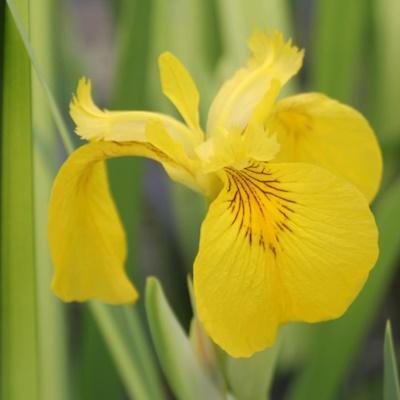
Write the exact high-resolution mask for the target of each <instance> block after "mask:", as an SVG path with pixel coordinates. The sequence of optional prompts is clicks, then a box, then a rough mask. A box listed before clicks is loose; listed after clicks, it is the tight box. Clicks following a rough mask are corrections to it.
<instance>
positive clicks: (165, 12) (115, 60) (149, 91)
mask: <svg viewBox="0 0 400 400" xmlns="http://www.w3.org/2000/svg"><path fill="white" fill-rule="evenodd" d="M8 5H9V6H10V7H11V10H12V11H13V13H11V12H10V10H9V9H8V8H7V4H6V3H5V2H3V3H2V5H1V6H0V7H1V8H0V18H1V41H2V56H1V57H2V58H1V61H2V62H1V77H2V80H1V82H2V86H1V88H2V98H1V101H2V103H1V110H2V112H1V126H2V134H1V135H2V136H1V137H2V141H1V162H2V164H1V165H2V169H1V185H2V186H1V187H2V197H1V214H0V215H1V221H2V233H1V297H0V299H1V359H2V364H1V365H2V371H1V379H2V382H1V386H2V389H1V390H2V395H3V396H4V397H2V398H4V400H6V399H7V400H8V399H11V400H14V399H33V400H36V399H40V400H42V399H43V400H58V399H60V400H70V399H74V400H75V399H78V400H79V399H81V400H86V399H126V398H135V399H139V400H141V399H158V398H174V396H173V394H172V391H171V389H170V388H169V385H170V379H169V377H168V373H167V374H166V373H165V367H164V369H161V368H160V367H159V363H158V362H157V361H156V360H157V357H156V356H155V353H154V348H153V345H152V340H151V337H150V334H149V328H148V324H147V320H146V315H145V309H144V288H145V279H146V277H147V276H149V275H155V276H157V277H158V278H159V279H160V281H161V283H162V287H163V289H164V292H165V294H166V297H167V298H168V300H169V302H170V304H171V307H172V309H173V310H174V312H175V314H176V316H177V318H178V320H179V321H180V322H181V324H182V326H183V327H184V328H185V329H186V330H188V329H189V324H190V320H191V317H192V311H191V306H190V300H189V293H188V289H187V274H188V273H189V272H190V271H191V268H192V262H193V259H194V256H195V254H196V250H197V243H198V233H199V227H200V223H201V220H202V218H203V215H204V212H205V208H204V204H203V202H202V199H200V198H198V197H197V196H196V195H195V194H193V193H191V192H189V191H188V190H187V189H185V188H183V187H180V186H177V185H175V184H173V183H171V181H170V180H168V179H166V176H165V174H164V172H163V171H162V169H161V168H160V167H159V166H158V165H156V164H155V163H153V162H150V161H146V160H141V159H118V160H113V161H112V162H108V167H109V176H110V181H111V186H112V190H113V193H114V196H115V200H116V202H117V204H118V207H119V210H120V213H121V215H122V219H123V222H124V225H125V229H126V232H127V235H128V243H129V258H128V262H127V269H128V271H129V274H130V276H131V277H132V278H133V279H134V281H135V282H136V285H137V287H138V288H139V290H140V293H141V294H142V298H141V301H140V302H139V303H138V304H137V305H136V306H135V307H134V308H132V307H107V306H102V305H99V304H95V303H93V304H91V305H88V304H83V305H82V304H68V305H66V304H61V302H59V301H58V300H57V299H56V298H55V297H54V296H53V295H52V293H51V292H50V280H51V262H50V259H49V252H48V247H47V238H46V224H47V222H46V218H47V217H46V214H47V203H48V198H49V193H50V189H51V183H52V180H53V178H54V176H55V174H56V172H57V170H58V168H59V166H60V165H61V163H62V162H63V160H64V159H65V157H66V155H67V153H68V152H69V151H70V150H71V148H72V146H79V145H80V144H81V141H80V140H79V138H78V137H77V136H75V135H74V134H73V126H72V121H71V120H70V118H69V117H68V104H69V101H70V100H71V97H72V94H73V92H74V90H75V88H76V85H77V82H78V79H79V78H80V77H81V76H86V77H89V78H90V79H91V80H92V83H93V88H94V97H95V99H96V101H97V103H98V104H99V105H101V106H102V107H105V108H109V109H146V110H155V111H163V112H166V113H169V114H171V115H175V116H176V117H178V116H177V115H176V114H175V111H174V110H173V109H172V107H171V106H170V105H169V104H168V102H167V101H166V100H165V99H164V98H163V97H162V94H161V90H160V82H159V77H158V69H157V58H158V55H159V54H160V53H161V52H162V51H164V50H170V51H172V52H173V53H174V54H176V55H177V56H178V57H179V58H180V59H181V60H182V61H183V62H184V63H185V65H186V66H187V67H188V69H189V70H190V71H191V73H192V75H193V77H194V79H195V81H196V82H197V83H198V86H199V89H200V93H201V96H202V97H201V117H202V120H203V122H204V120H205V118H206V113H207V109H208V105H209V103H210V100H211V99H212V97H213V95H214V94H215V93H216V91H217V89H218V87H219V85H220V84H221V82H223V80H224V79H225V78H226V77H228V76H229V75H230V73H231V72H232V71H234V70H235V69H236V68H238V67H239V66H240V65H241V64H242V63H243V62H244V61H245V59H246V56H247V47H246V43H247V39H248V37H249V34H250V33H251V31H252V30H253V29H254V28H256V27H258V28H268V29H271V30H272V29H278V30H280V31H282V32H283V33H284V34H285V36H286V37H292V38H293V42H294V43H295V44H296V45H297V46H299V47H304V48H305V49H306V57H305V65H304V67H303V69H302V70H301V72H300V74H299V75H298V76H297V77H296V78H295V80H294V82H293V83H291V84H290V85H289V87H288V89H287V92H291V93H293V92H299V91H301V92H304V91H321V92H324V93H326V94H328V95H329V96H331V97H333V98H335V99H338V100H340V101H343V102H346V103H348V104H350V105H352V106H354V107H356V108H358V109H359V110H361V111H362V112H363V113H364V115H366V116H367V118H368V119H369V121H370V122H371V124H372V126H373V127H374V129H375V131H376V133H377V136H378V139H379V141H380V144H381V146H382V149H383V155H384V163H385V171H384V179H383V183H382V188H381V192H380V194H379V196H378V197H377V199H376V200H375V202H374V204H373V209H374V211H375V214H376V217H377V221H378V225H379V228H380V246H381V256H380V259H379V262H378V264H377V266H376V268H375V269H374V271H373V272H372V274H371V276H370V278H369V280H368V283H367V285H366V287H365V288H364V290H363V292H362V294H361V295H360V296H359V298H358V299H357V300H356V302H355V303H354V304H353V305H352V306H351V308H350V310H349V312H348V313H347V314H346V315H345V316H344V317H343V318H341V319H340V320H338V321H333V322H329V323H320V324H315V325H312V326H311V325H307V326H306V325H304V324H292V325H289V326H287V327H285V328H284V329H282V331H281V333H280V349H279V355H278V361H277V365H276V369H275V376H274V379H273V384H272V388H271V398H273V399H293V400H302V399H322V400H324V399H356V400H357V399H379V398H381V396H382V379H383V358H382V357H383V355H382V354H383V340H384V328H385V322H386V320H387V319H391V321H392V325H393V334H394V343H395V348H396V347H397V348H398V346H399V344H400V337H399V335H400V325H399V321H400V315H399V305H400V297H399V294H398V293H399V289H400V270H399V268H397V267H398V266H399V257H398V256H399V254H400V229H399V226H400V177H399V170H400V109H399V107H400V79H399V71H400V43H399V40H398V39H399V38H400V24H399V22H398V21H399V19H400V2H399V1H398V0H352V1H345V0H321V1H311V0H292V1H289V0H269V1H268V0H263V1H262V0H146V1H143V0H118V1H107V0H74V1H72V0H71V1H61V0H53V1H50V0H30V1H28V0H19V1H9V2H8ZM21 32H22V34H23V35H22V36H24V33H25V34H26V36H25V38H24V39H25V43H23V41H22V40H21ZM26 48H28V50H29V51H30V53H31V54H30V55H28V54H27V53H26ZM32 61H33V62H34V64H36V65H34V66H32V64H31V63H32ZM38 72H39V74H38ZM49 98H50V101H49ZM57 109H58V110H60V111H61V114H63V115H58V114H57ZM54 116H56V118H54ZM62 118H64V120H65V121H66V123H67V126H63V122H62ZM60 133H61V136H60ZM61 137H62V138H63V140H62V139H61ZM66 144H67V146H66ZM68 146H69V147H70V148H68ZM260 360H261V361H260ZM260 360H258V359H257V360H255V361H254V360H253V361H254V362H253V363H252V362H251V361H250V362H249V363H246V362H244V363H242V364H240V363H239V364H237V365H236V364H234V365H235V366H234V368H233V367H232V368H233V369H235V371H236V372H235V373H238V374H239V378H237V379H243V380H249V382H253V383H254V385H259V384H260V382H265V381H266V379H267V378H266V376H267V372H265V376H264V375H263V371H264V370H265V371H267V366H266V365H267V364H268V362H269V361H268V362H265V363H264V361H263V360H262V359H261V358H260ZM268 365H269V364H268ZM182 367H183V368H184V366H182ZM232 368H231V372H232V370H233V369H232ZM254 368H256V369H257V371H258V374H259V376H258V377H254V375H251V374H252V373H253V372H254ZM225 374H228V375H229V368H228V372H227V370H225ZM231 375H232V374H231ZM166 376H167V378H166ZM227 380H228V382H229V377H228V378H227ZM232 382H233V381H232ZM232 382H231V384H230V385H231V390H232V391H233V392H234V394H235V396H236V398H238V399H255V400H258V399H261V398H266V390H265V391H263V390H261V392H260V393H258V394H243V395H242V394H240V389H237V388H236V389H235V384H234V383H232ZM142 386H143V388H142ZM261 386H262V385H261ZM149 387H150V388H151V389H148V388H149ZM160 396H161V397H160ZM246 396H247V397H246ZM193 398H197V397H193Z"/></svg>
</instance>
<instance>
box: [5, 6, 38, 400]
mask: <svg viewBox="0 0 400 400" xmlns="http://www.w3.org/2000/svg"><path fill="white" fill-rule="evenodd" d="M16 5H17V7H18V10H19V13H20V15H21V24H24V26H25V27H29V2H28V1H27V0H19V1H18V2H17V3H16ZM2 7H4V2H3V3H2ZM4 11H5V13H4ZM2 14H3V15H2V17H3V18H5V24H4V25H3V23H4V21H1V22H2V24H1V26H2V27H4V36H3V43H2V44H1V46H2V58H1V64H2V77H1V78H2V79H1V80H2V92H1V141H0V146H1V147H0V149H1V156H0V159H1V178H0V179H1V181H0V182H1V194H0V204H1V209H0V213H1V215H0V221H1V236H0V246H1V248H0V289H1V290H0V301H1V313H0V315H1V335H0V336H1V342H0V345H1V348H0V354H1V372H0V373H1V375H0V379H1V382H0V388H1V389H0V397H1V398H2V399H7V400H23V399H32V400H39V399H40V398H41V397H40V381H39V346H38V341H37V329H38V326H37V307H36V304H37V293H36V266H35V251H34V246H35V243H34V203H33V140H32V118H31V106H32V103H31V74H30V62H29V58H28V57H27V55H26V52H25V49H24V45H23V43H22V41H21V38H20V36H19V33H18V30H17V27H16V26H15V23H14V20H13V17H12V15H11V13H10V12H9V10H8V9H7V8H6V9H5V10H4V8H3V13H2Z"/></svg>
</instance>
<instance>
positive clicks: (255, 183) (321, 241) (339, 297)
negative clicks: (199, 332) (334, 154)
mask: <svg viewBox="0 0 400 400" xmlns="http://www.w3.org/2000/svg"><path fill="white" fill-rule="evenodd" d="M222 177H223V180H224V189H223V190H222V191H221V193H220V195H219V196H218V197H217V199H216V200H215V201H214V202H213V203H212V204H211V206H210V208H209V211H208V214H207V217H206V219H205V221H204V223H203V225H202V228H201V238H200V248H199V253H198V255H197V258H196V260H195V264H194V289H195V297H196V305H197V311H198V315H199V318H200V320H201V321H202V323H203V324H204V327H205V330H206V332H207V333H208V334H209V335H210V336H211V338H212V339H213V340H214V341H215V342H216V343H217V344H218V345H220V346H221V347H222V348H223V349H224V350H225V351H226V352H228V353H229V354H230V355H232V356H235V357H248V356H250V355H252V354H253V353H254V352H256V351H260V350H262V349H264V348H266V347H268V346H271V345H272V344H273V342H274V340H275V336H276V331H277V328H278V326H279V325H280V324H281V323H284V322H288V321H308V322H314V321H321V320H327V319H332V318H337V317H339V316H341V315H342V314H343V313H344V312H345V311H346V309H347V308H348V306H349V305H350V304H351V302H352V301H353V300H354V298H355V297H356V296H357V294H358V293H359V291H360V290H361V288H362V287H363V285H364V282H365V280H366V279H367V276H368V273H369V271H370V269H371V268H372V267H373V265H374V263H375V261H376V258H377V254H378V249H377V230H376V225H375V221H374V217H373V216H372V214H371V212H370V210H369V208H368V204H367V201H366V199H365V197H364V196H363V194H362V193H361V192H359V191H358V190H357V189H356V188H355V187H354V186H353V185H351V184H349V183H348V182H347V181H345V180H342V179H341V178H339V177H337V176H336V175H334V174H332V173H330V172H329V171H326V170H324V169H321V168H320V167H317V166H313V165H311V164H300V163H288V164H274V163H258V164H254V165H252V166H250V167H248V168H245V169H242V170H240V171H238V170H234V169H225V172H224V173H223V174H222Z"/></svg>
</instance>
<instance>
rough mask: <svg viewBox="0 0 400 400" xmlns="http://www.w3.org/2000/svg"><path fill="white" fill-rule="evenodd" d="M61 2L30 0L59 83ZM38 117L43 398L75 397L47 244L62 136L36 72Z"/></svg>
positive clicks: (40, 49)
mask: <svg viewBox="0 0 400 400" xmlns="http://www.w3.org/2000/svg"><path fill="white" fill-rule="evenodd" d="M55 6H56V4H55V3H54V1H50V0H30V14H31V15H30V20H31V29H30V34H31V43H32V48H33V49H34V50H35V53H36V55H37V57H38V61H39V62H40V65H41V66H42V68H43V73H44V75H45V76H46V79H47V81H48V82H49V84H50V85H51V86H52V87H54V83H55V79H56V77H55V64H54V61H55V58H54V51H53V50H54V45H56V41H57V38H58V36H57V35H54V32H55V29H56V26H57V17H58V16H57V15H56V9H55ZM32 99H33V102H32V121H33V133H34V141H33V143H34V181H35V185H34V194H35V220H36V224H35V251H36V254H35V255H36V264H37V265H38V268H37V298H38V325H39V326H38V330H39V344H40V379H41V388H42V390H41V400H53V399H57V400H65V399H67V398H68V396H69V388H70V387H71V386H70V385H69V384H68V378H69V371H68V361H69V360H68V357H67V331H66V323H65V322H66V321H65V306H64V305H63V304H62V303H61V302H60V301H59V300H58V299H57V298H56V297H55V296H54V294H53V293H52V292H51V290H50V282H51V276H52V273H53V270H52V265H51V260H50V252H49V248H48V243H47V204H48V202H49V198H50V191H51V186H52V181H53V178H54V176H55V173H56V165H57V162H56V155H57V154H58V150H59V141H58V138H57V137H56V136H55V135H54V129H55V126H54V123H53V119H52V116H51V112H50V109H49V106H48V103H47V101H46V94H45V93H44V92H43V89H42V86H41V84H40V82H39V81H38V79H37V77H36V76H35V74H34V73H33V72H32Z"/></svg>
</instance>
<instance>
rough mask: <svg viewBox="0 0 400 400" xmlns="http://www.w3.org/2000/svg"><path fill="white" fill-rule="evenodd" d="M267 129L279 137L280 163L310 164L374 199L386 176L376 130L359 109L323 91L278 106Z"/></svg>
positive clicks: (285, 101) (290, 98)
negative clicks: (326, 170)
mask: <svg viewBox="0 0 400 400" xmlns="http://www.w3.org/2000/svg"><path fill="white" fill-rule="evenodd" d="M266 126H267V127H268V129H269V130H270V131H272V132H276V133H277V134H278V141H279V143H280V144H281V151H280V152H279V153H278V155H277V157H276V159H275V161H276V162H291V161H294V162H309V163H313V164H317V165H320V166H322V167H324V168H327V169H329V170H330V171H332V172H334V173H336V174H338V175H341V176H343V177H344V178H346V179H348V180H349V181H350V182H352V183H353V184H354V185H356V186H357V187H358V188H359V189H360V190H361V191H362V192H363V193H364V194H365V196H366V197H367V199H368V200H369V201H372V200H373V198H374V197H375V195H376V193H377V191H378V188H379V185H380V181H381V176H382V156H381V152H380V149H379V145H378V142H377V140H376V137H375V135H374V132H373V130H372V129H371V127H370V126H369V124H368V122H367V121H366V119H365V118H364V117H363V116H362V115H361V114H360V113H359V112H357V111H356V110H354V109H353V108H351V107H348V106H346V105H344V104H341V103H339V102H337V101H335V100H332V99H330V98H329V97H327V96H324V95H322V94H318V93H308V94H300V95H297V96H292V97H288V98H286V99H284V100H282V101H280V102H278V103H277V105H276V109H275V111H274V113H273V115H272V116H271V119H270V120H269V121H267V122H266Z"/></svg>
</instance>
